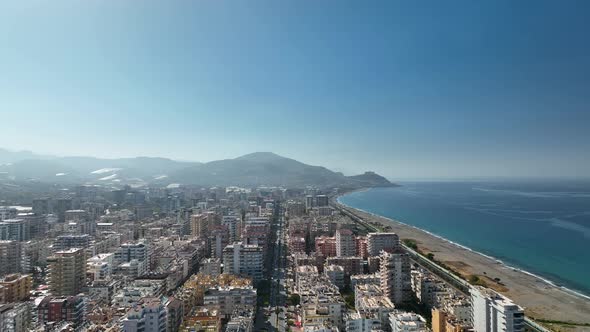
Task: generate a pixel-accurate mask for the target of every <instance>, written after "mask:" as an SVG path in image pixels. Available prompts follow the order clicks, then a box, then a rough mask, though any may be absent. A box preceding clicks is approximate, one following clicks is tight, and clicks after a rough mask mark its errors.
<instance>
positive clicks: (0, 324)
mask: <svg viewBox="0 0 590 332" xmlns="http://www.w3.org/2000/svg"><path fill="white" fill-rule="evenodd" d="M30 325H31V308H30V306H29V304H28V303H11V304H2V305H0V331H2V332H27V331H30V329H29V327H30Z"/></svg>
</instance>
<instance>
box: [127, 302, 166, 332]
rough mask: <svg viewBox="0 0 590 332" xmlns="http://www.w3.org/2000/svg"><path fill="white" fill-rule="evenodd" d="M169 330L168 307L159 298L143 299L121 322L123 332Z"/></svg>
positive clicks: (162, 331)
mask: <svg viewBox="0 0 590 332" xmlns="http://www.w3.org/2000/svg"><path fill="white" fill-rule="evenodd" d="M167 328H168V316H167V314H166V307H165V306H164V304H163V303H162V301H160V299H158V298H146V299H143V300H142V303H141V304H139V305H137V306H136V307H134V308H132V309H130V310H129V312H127V315H126V316H125V318H123V319H122V320H121V330H122V331H123V332H166V330H167Z"/></svg>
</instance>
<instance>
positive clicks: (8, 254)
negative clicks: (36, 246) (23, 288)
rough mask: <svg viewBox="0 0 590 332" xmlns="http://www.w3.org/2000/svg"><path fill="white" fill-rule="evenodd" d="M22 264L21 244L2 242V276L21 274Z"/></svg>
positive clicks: (0, 272)
mask: <svg viewBox="0 0 590 332" xmlns="http://www.w3.org/2000/svg"><path fill="white" fill-rule="evenodd" d="M21 263H22V253H21V243H20V242H17V241H4V240H0V275H6V274H10V273H18V272H21V270H22V268H21V267H22V264H21Z"/></svg>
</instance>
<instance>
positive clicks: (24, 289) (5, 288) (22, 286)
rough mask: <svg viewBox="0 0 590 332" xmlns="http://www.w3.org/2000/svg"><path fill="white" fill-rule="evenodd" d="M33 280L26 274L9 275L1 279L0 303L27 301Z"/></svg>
mask: <svg viewBox="0 0 590 332" xmlns="http://www.w3.org/2000/svg"><path fill="white" fill-rule="evenodd" d="M32 283H33V279H32V278H31V276H30V275H26V274H9V275H6V276H4V277H3V278H2V279H0V303H11V302H20V301H27V300H28V299H29V296H30V294H29V293H30V292H31V285H32Z"/></svg>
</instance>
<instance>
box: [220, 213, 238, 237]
mask: <svg viewBox="0 0 590 332" xmlns="http://www.w3.org/2000/svg"><path fill="white" fill-rule="evenodd" d="M221 224H222V225H224V226H227V229H228V232H229V241H230V243H233V242H234V241H238V240H239V236H240V233H239V229H240V219H239V217H238V216H236V215H233V214H230V215H227V216H223V218H222V221H221Z"/></svg>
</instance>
